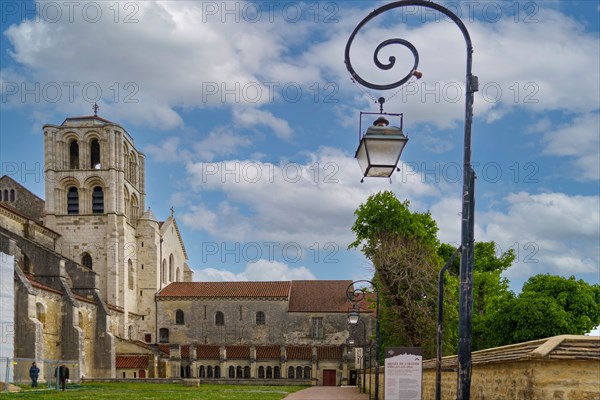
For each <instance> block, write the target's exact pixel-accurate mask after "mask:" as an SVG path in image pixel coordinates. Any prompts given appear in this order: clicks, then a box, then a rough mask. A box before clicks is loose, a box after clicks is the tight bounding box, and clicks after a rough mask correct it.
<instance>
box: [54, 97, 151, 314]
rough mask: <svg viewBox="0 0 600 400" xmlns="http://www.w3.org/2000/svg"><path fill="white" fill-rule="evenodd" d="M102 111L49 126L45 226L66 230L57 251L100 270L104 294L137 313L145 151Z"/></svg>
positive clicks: (125, 309) (101, 292) (102, 295)
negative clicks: (140, 219)
mask: <svg viewBox="0 0 600 400" xmlns="http://www.w3.org/2000/svg"><path fill="white" fill-rule="evenodd" d="M97 112H98V106H97V105H94V115H92V116H85V117H74V118H67V119H65V120H64V122H63V123H62V124H60V125H51V124H47V125H44V128H43V129H44V154H45V166H44V171H45V178H46V204H45V224H46V226H48V227H49V228H50V229H53V230H55V231H56V232H58V233H60V234H61V239H60V241H59V242H58V245H57V246H60V249H58V248H57V249H56V250H57V251H59V252H60V253H62V254H64V255H66V256H68V257H70V258H72V259H73V260H75V261H77V262H79V263H80V264H81V265H83V266H85V267H87V268H90V269H92V270H93V271H94V272H96V273H97V274H98V278H99V279H98V280H99V290H100V295H101V297H102V298H103V299H104V300H105V301H106V302H107V303H108V304H109V305H112V306H116V307H117V308H118V309H123V311H124V313H123V314H124V315H125V319H126V318H127V314H128V312H133V313H135V312H136V309H135V304H136V301H135V295H136V287H135V286H136V285H135V282H136V281H137V277H136V276H135V274H136V271H137V259H138V257H137V244H136V224H137V220H138V218H140V217H141V216H142V213H143V210H144V207H145V176H144V165H145V156H144V155H143V154H142V153H141V152H139V151H138V150H137V149H136V148H135V145H134V142H133V139H132V138H131V136H129V134H128V133H127V131H126V130H125V129H124V128H123V127H122V126H120V125H119V124H116V123H114V122H111V121H108V120H106V119H104V118H101V117H99V116H98V114H97ZM132 282H133V283H134V284H133V285H132Z"/></svg>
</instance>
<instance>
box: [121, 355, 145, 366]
mask: <svg viewBox="0 0 600 400" xmlns="http://www.w3.org/2000/svg"><path fill="white" fill-rule="evenodd" d="M115 361H116V362H115V364H116V368H117V369H129V368H136V369H138V368H141V369H146V368H148V356H127V355H119V354H117V357H116V360H115Z"/></svg>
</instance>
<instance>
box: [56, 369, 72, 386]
mask: <svg viewBox="0 0 600 400" xmlns="http://www.w3.org/2000/svg"><path fill="white" fill-rule="evenodd" d="M54 375H56V377H57V378H58V382H60V387H61V389H62V390H63V391H64V390H65V389H66V387H67V379H69V368H67V366H66V365H61V366H60V367H58V368H56V371H54Z"/></svg>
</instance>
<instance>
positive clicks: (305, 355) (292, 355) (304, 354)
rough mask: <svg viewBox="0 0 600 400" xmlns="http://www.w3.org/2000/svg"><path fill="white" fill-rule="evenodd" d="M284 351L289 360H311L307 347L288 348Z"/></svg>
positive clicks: (310, 353)
mask: <svg viewBox="0 0 600 400" xmlns="http://www.w3.org/2000/svg"><path fill="white" fill-rule="evenodd" d="M285 350H286V355H287V358H288V359H289V360H310V359H311V358H312V350H311V348H310V347H308V346H290V347H287V348H286V349H285Z"/></svg>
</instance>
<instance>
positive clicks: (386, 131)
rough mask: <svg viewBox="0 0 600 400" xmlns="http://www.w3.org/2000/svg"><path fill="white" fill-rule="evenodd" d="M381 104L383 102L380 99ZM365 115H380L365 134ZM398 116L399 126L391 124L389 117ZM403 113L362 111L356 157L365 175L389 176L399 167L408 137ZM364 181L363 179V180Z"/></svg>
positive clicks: (381, 110)
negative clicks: (403, 121) (403, 125)
mask: <svg viewBox="0 0 600 400" xmlns="http://www.w3.org/2000/svg"><path fill="white" fill-rule="evenodd" d="M382 99H383V98H382ZM380 104H383V102H382V101H381V99H380ZM364 115H378V116H379V117H378V118H376V119H375V120H374V121H373V124H372V125H371V126H369V127H368V128H367V130H366V132H365V133H364V134H362V119H363V116H364ZM392 117H393V118H394V119H395V118H398V120H399V126H390V121H389V120H388V118H390V119H391V118H392ZM402 117H403V116H402V114H390V113H384V112H383V108H381V109H380V113H367V112H361V113H360V124H359V129H360V130H361V132H359V139H360V143H359V145H358V149H357V150H356V154H355V155H354V158H356V159H357V160H358V165H359V166H360V169H361V170H362V173H363V178H364V177H380V178H389V177H391V176H392V174H393V173H394V171H395V170H396V169H397V167H396V166H397V165H398V161H399V160H400V155H401V154H402V150H404V146H405V145H406V142H407V141H408V137H407V136H406V135H405V134H404V132H402ZM361 182H362V180H361Z"/></svg>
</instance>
